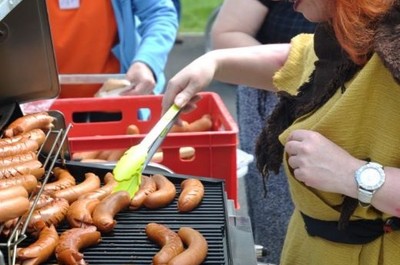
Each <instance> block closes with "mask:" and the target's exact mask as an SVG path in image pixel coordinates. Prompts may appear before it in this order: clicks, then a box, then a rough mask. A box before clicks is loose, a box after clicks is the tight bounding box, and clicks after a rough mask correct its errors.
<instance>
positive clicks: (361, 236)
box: [301, 213, 400, 244]
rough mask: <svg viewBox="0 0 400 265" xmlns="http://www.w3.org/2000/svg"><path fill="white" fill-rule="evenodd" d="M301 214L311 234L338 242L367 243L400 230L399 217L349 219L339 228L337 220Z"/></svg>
mask: <svg viewBox="0 0 400 265" xmlns="http://www.w3.org/2000/svg"><path fill="white" fill-rule="evenodd" d="M301 215H302V217H303V220H304V223H305V228H306V230H307V233H308V234H309V235H310V236H318V237H321V238H324V239H326V240H329V241H333V242H338V243H346V244H366V243H369V242H372V241H374V240H375V239H377V238H378V237H380V236H382V235H383V234H384V233H388V232H392V231H394V230H400V218H397V217H391V218H389V219H387V220H385V221H383V220H382V219H377V220H365V219H363V220H356V221H349V224H348V226H347V227H346V228H345V229H343V230H339V229H338V222H337V221H323V220H318V219H314V218H312V217H310V216H307V215H305V214H304V213H301Z"/></svg>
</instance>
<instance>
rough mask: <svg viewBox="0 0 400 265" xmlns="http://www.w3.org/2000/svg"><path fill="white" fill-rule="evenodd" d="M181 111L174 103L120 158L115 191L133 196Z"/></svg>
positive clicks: (114, 171) (117, 166)
mask: <svg viewBox="0 0 400 265" xmlns="http://www.w3.org/2000/svg"><path fill="white" fill-rule="evenodd" d="M179 112H180V108H179V107H178V106H176V105H172V106H171V107H170V108H169V109H168V111H167V112H166V113H165V114H164V115H163V116H162V117H161V119H160V120H159V121H158V122H157V123H156V125H155V126H154V127H153V128H152V129H151V130H150V132H149V133H148V134H147V135H146V137H145V138H143V140H142V141H141V142H140V143H139V144H137V145H135V146H132V147H131V148H129V149H128V150H127V151H126V152H125V154H124V155H123V156H122V157H121V158H120V159H119V161H118V162H117V164H116V165H115V168H114V170H113V174H114V179H115V180H116V181H117V182H118V184H117V186H116V187H115V188H114V192H116V191H120V190H126V191H128V192H129V194H130V196H131V198H132V197H133V196H134V195H135V193H136V192H137V191H138V190H139V187H140V183H141V179H142V172H143V170H144V169H145V167H146V166H147V164H148V163H149V162H150V160H151V158H152V157H153V155H154V154H155V152H157V150H158V148H159V147H160V145H161V143H162V141H163V140H164V138H165V137H166V135H167V133H168V132H169V130H170V129H171V127H172V126H173V125H174V123H175V121H176V119H177V117H178V114H179Z"/></svg>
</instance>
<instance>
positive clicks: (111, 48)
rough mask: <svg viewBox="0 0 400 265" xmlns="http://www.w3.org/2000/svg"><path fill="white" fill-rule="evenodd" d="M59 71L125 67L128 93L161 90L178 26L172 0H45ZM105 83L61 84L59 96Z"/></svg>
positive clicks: (89, 92) (88, 92) (87, 92)
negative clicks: (129, 84) (130, 84)
mask: <svg viewBox="0 0 400 265" xmlns="http://www.w3.org/2000/svg"><path fill="white" fill-rule="evenodd" d="M46 3H47V8H48V12H49V20H50V26H51V33H52V38H53V46H54V51H55V55H56V60H57V66H58V70H59V73H61V74H104V73H126V79H128V80H129V81H130V82H131V83H132V84H133V86H132V88H131V89H130V90H129V91H125V92H123V94H124V95H144V94H160V93H162V92H163V91H164V86H165V76H164V69H165V66H166V63H167V59H168V55H169V52H170V51H171V49H172V47H173V45H174V42H175V39H176V35H177V30H178V23H179V21H178V16H177V10H176V8H175V6H174V4H173V2H172V1H171V0H146V1H143V0H126V1H121V0H96V1H93V0H68V1H62V0H47V2H46ZM100 86H101V84H97V85H84V86H83V85H79V86H76V85H74V86H71V85H62V86H61V93H60V97H61V98H66V97H68V98H70V97H92V96H94V94H95V93H96V92H97V90H98V89H99V87H100Z"/></svg>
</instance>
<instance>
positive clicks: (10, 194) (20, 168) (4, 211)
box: [0, 112, 54, 236]
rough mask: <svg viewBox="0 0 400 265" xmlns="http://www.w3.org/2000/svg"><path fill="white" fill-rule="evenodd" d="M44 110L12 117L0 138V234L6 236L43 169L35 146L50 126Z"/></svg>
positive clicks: (26, 206) (24, 210)
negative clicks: (14, 118)
mask: <svg viewBox="0 0 400 265" xmlns="http://www.w3.org/2000/svg"><path fill="white" fill-rule="evenodd" d="M53 121H54V118H53V117H52V116H50V115H49V114H48V113H46V112H40V113H35V114H30V115H26V116H23V117H20V118H18V119H16V120H14V121H12V122H11V123H10V124H9V125H8V126H7V127H6V128H5V129H4V130H3V134H2V135H3V136H2V137H1V138H0V228H1V230H0V234H1V235H2V236H8V234H9V233H10V232H11V231H12V228H13V226H14V225H15V223H16V221H17V220H18V218H19V217H21V216H23V215H24V214H26V213H27V212H28V211H29V209H30V206H31V203H30V201H29V199H28V197H29V195H30V194H32V193H33V192H34V191H35V190H36V186H37V184H38V183H39V181H40V179H41V178H42V177H43V176H44V173H45V170H44V168H43V165H42V163H41V162H40V161H39V159H38V150H39V148H40V147H41V145H42V144H43V143H44V141H45V139H46V134H45V132H46V131H47V130H49V129H51V128H52V127H53Z"/></svg>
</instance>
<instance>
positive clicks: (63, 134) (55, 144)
mask: <svg viewBox="0 0 400 265" xmlns="http://www.w3.org/2000/svg"><path fill="white" fill-rule="evenodd" d="M70 128H71V126H68V127H67V128H66V129H55V130H51V131H49V132H48V133H47V135H46V140H45V143H44V144H43V145H42V146H41V148H40V150H39V151H38V157H39V158H41V161H43V167H44V168H45V169H46V171H45V175H44V178H43V180H42V181H41V183H42V184H43V185H42V186H41V188H40V189H39V191H38V193H37V194H35V195H36V196H35V197H32V196H31V198H30V200H31V201H32V206H31V208H30V209H29V212H28V214H27V217H26V219H25V222H22V217H20V218H19V219H18V221H17V223H16V225H15V228H14V229H13V230H12V232H11V234H10V236H9V237H8V239H7V241H6V242H2V241H0V265H4V264H5V258H4V254H3V250H5V251H6V257H7V260H8V262H7V264H9V265H14V264H15V262H16V250H17V247H18V246H19V244H21V242H23V241H24V240H25V239H26V238H27V235H26V229H27V227H28V224H29V221H30V219H31V217H32V214H33V211H34V210H35V208H36V204H37V202H38V200H39V197H40V195H41V194H42V193H43V190H44V184H46V183H47V181H48V179H49V177H50V175H51V171H52V169H53V167H54V165H55V164H56V162H57V160H58V158H60V157H61V155H62V154H63V153H64V151H63V149H64V148H65V141H66V139H67V134H68V131H69V130H70ZM46 147H47V148H49V149H48V150H45V149H46ZM58 161H59V160H58ZM3 229H4V225H1V226H0V233H1V232H2V230H3Z"/></svg>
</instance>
